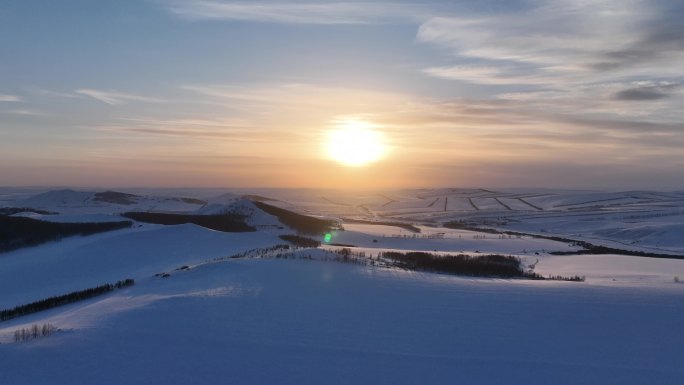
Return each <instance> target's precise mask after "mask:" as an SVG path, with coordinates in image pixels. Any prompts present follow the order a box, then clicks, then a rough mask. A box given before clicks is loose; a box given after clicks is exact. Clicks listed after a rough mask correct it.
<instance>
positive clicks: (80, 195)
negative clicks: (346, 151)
mask: <svg viewBox="0 0 684 385" xmlns="http://www.w3.org/2000/svg"><path fill="white" fill-rule="evenodd" d="M267 193H268V194H266V193H264V192H261V191H257V192H255V194H259V195H263V196H269V197H274V198H277V199H280V200H279V201H278V202H276V204H277V205H278V206H280V207H297V208H299V212H304V213H317V214H320V215H326V216H337V217H345V216H347V214H348V213H349V212H357V213H365V214H359V215H358V216H356V217H357V218H362V219H366V220H369V221H373V220H376V221H377V220H395V221H396V220H402V221H405V222H410V223H416V224H417V225H418V227H419V228H420V230H421V231H420V233H416V232H411V231H408V230H407V229H405V228H401V227H396V226H387V225H375V224H346V225H345V230H340V231H333V232H331V233H330V237H331V239H329V241H330V242H329V243H325V242H324V244H323V246H321V247H320V248H314V249H299V250H297V251H295V252H292V253H290V251H283V249H282V248H277V249H274V251H271V252H268V253H265V252H263V251H259V250H257V251H255V249H264V248H273V247H275V246H276V245H278V244H283V243H285V241H283V240H282V239H280V238H279V235H282V234H294V233H295V232H294V231H293V230H291V229H288V228H286V227H285V226H282V224H280V223H279V222H278V221H277V219H276V218H275V217H273V216H270V215H268V214H266V213H264V212H263V211H261V210H259V209H258V208H257V207H256V206H255V205H254V204H253V203H252V201H251V200H249V199H246V198H244V195H245V194H243V193H239V194H238V193H236V194H233V193H230V194H228V195H222V196H215V197H214V198H207V197H206V196H204V197H203V198H202V203H201V204H200V202H199V200H197V201H194V200H193V199H186V200H182V199H180V200H175V199H174V198H164V197H158V195H155V194H154V193H152V192H150V193H149V194H147V193H146V194H136V195H133V194H131V195H130V196H129V195H118V194H108V195H106V199H105V201H102V200H101V199H96V197H98V195H97V193H93V192H76V191H68V190H63V191H54V192H48V193H46V194H42V195H38V196H35V197H33V198H31V197H29V198H26V197H23V196H22V197H21V198H20V199H19V198H17V199H13V200H12V199H8V200H6V201H5V202H8V201H10V202H11V205H13V206H14V207H33V208H41V209H45V210H49V211H54V212H59V214H57V215H42V216H43V217H46V218H47V217H52V218H61V219H62V220H64V219H69V218H70V219H72V220H76V219H78V218H96V217H98V216H99V217H100V218H102V219H105V218H108V217H115V216H118V213H120V212H124V211H133V210H151V211H156V210H160V211H164V210H161V208H166V209H169V210H168V211H176V212H178V211H182V212H185V213H188V214H199V215H210V214H221V213H230V212H233V213H241V214H244V215H246V216H247V218H248V221H250V224H252V225H254V226H255V227H257V231H255V232H244V233H223V232H218V231H213V230H209V229H207V228H203V227H199V226H196V225H193V224H182V225H171V226H163V225H153V224H142V223H137V224H136V225H135V226H134V227H132V228H127V229H122V230H116V231H111V232H105V233H99V234H96V235H91V236H86V237H69V238H65V239H62V240H61V241H59V242H52V243H46V244H43V245H39V246H35V247H27V248H23V249H19V250H15V251H11V252H7V253H2V254H0V293H2V295H0V309H6V308H12V307H14V306H17V305H22V304H27V303H30V302H33V301H37V300H40V299H43V298H46V297H49V296H56V295H61V294H66V293H69V292H72V291H77V290H83V289H86V288H89V287H94V286H97V285H101V284H103V283H107V282H116V281H117V280H121V279H125V278H132V279H134V280H135V282H136V283H135V285H134V286H131V287H127V288H123V289H119V290H116V291H114V292H111V293H108V294H104V295H102V296H99V297H95V298H91V299H87V300H84V301H80V302H76V303H72V304H69V305H66V306H61V307H57V308H53V309H50V310H45V311H41V312H38V313H34V314H30V315H25V316H22V317H19V318H14V319H11V320H6V321H2V322H0V357H1V358H0V383H2V384H5V383H7V384H13V385H15V384H16V385H21V384H37V383H50V384H58V385H59V384H93V383H97V384H109V383H112V384H113V383H132V384H150V383H163V384H187V383H231V384H274V383H278V384H321V383H325V384H349V383H355V384H384V383H391V384H453V383H468V384H495V383H506V384H573V385H574V384H577V383H592V384H593V383H601V384H603V383H619V384H644V383H649V384H650V383H657V384H666V385H667V384H679V383H681V379H682V378H684V369H683V368H684V366H683V365H682V363H683V362H684V350H682V349H681V346H684V335H682V333H681V332H680V329H681V327H680V326H681V325H680V323H681V322H680V320H681V319H682V318H684V295H683V294H684V283H683V282H684V260H681V259H661V258H644V257H637V256H625V255H551V254H550V253H549V252H550V251H565V252H568V251H573V250H576V249H578V247H577V246H572V245H569V244H568V243H567V242H559V241H557V240H551V239H541V238H535V237H529V236H510V235H503V234H492V233H487V232H477V231H469V230H464V229H458V230H456V229H448V228H443V227H439V221H442V220H445V221H446V220H453V219H463V218H466V219H468V220H470V221H473V222H474V223H479V224H480V225H482V226H489V227H492V226H494V225H492V223H495V222H496V221H498V222H496V223H501V224H500V225H497V226H502V227H503V228H515V229H522V230H526V231H529V232H539V231H540V227H541V228H543V229H544V230H545V231H546V233H545V234H550V233H551V234H553V233H563V232H565V233H572V234H580V235H583V237H584V239H586V238H588V235H589V234H591V236H592V237H596V239H597V241H604V242H613V243H617V242H618V241H617V240H618V239H620V240H622V241H625V240H629V239H647V238H648V237H658V239H659V242H663V240H664V239H666V238H667V239H669V240H670V242H671V243H670V244H668V247H670V248H672V249H675V250H676V249H678V248H682V249H684V245H683V243H684V239H681V238H678V237H677V236H676V234H675V233H674V232H671V231H672V230H673V229H675V230H676V229H680V228H681V223H680V222H679V220H678V218H679V217H678V216H677V215H674V214H675V213H676V212H677V210H679V206H677V205H676V201H675V198H676V196H675V195H676V194H675V195H672V194H656V193H649V195H648V196H652V197H654V198H653V199H655V197H657V196H662V197H664V198H663V199H664V200H668V199H671V201H669V202H670V203H669V204H671V205H672V207H669V208H665V206H664V205H665V202H664V201H663V200H659V201H658V202H657V203H639V204H638V205H639V207H641V208H640V209H639V210H637V211H627V209H625V208H624V207H622V208H617V206H615V207H610V208H606V207H604V208H603V209H601V210H597V209H595V208H592V209H588V208H587V209H582V210H585V211H582V212H581V213H582V214H583V215H584V216H577V215H576V214H577V213H579V211H578V210H568V209H564V208H561V209H559V210H557V211H553V212H551V210H550V209H548V207H550V205H559V204H561V205H562V204H563V203H560V202H566V203H567V204H570V203H573V204H574V203H581V202H580V201H583V202H586V201H584V200H583V199H587V198H590V199H592V200H594V199H596V198H597V196H595V195H594V193H581V194H590V195H586V196H584V195H583V196H581V197H580V196H572V197H569V198H567V199H565V200H563V199H560V198H559V197H557V196H556V197H555V198H550V197H547V198H539V199H537V200H532V199H531V197H532V195H534V193H533V192H520V191H512V192H507V193H506V194H507V195H506V196H503V195H501V194H499V193H497V192H493V191H490V190H457V189H441V190H420V191H408V192H407V191H403V192H399V193H397V194H394V195H390V194H386V193H383V194H382V196H379V197H376V198H373V199H375V200H373V199H370V195H362V196H360V197H356V198H354V199H350V200H349V201H345V194H343V193H339V194H336V195H333V194H330V193H329V192H327V193H326V195H321V194H320V193H311V194H310V195H306V194H303V193H298V194H295V193H292V192H287V194H282V195H278V194H277V191H268V192H267ZM536 193H537V194H542V193H544V194H550V193H549V192H548V191H544V192H541V191H538V192H536ZM288 194H289V195H288ZM497 194H499V195H497ZM554 194H555V193H554ZM578 194H579V193H578ZM611 194H612V193H611ZM630 194H631V193H630ZM635 194H636V193H635ZM638 194H642V193H638ZM644 194H645V193H644ZM673 194H674V193H673ZM522 195H524V196H526V197H527V198H523V199H522V200H519V199H516V198H515V196H522ZM288 196H289V197H290V198H291V199H292V200H290V201H288V200H287V199H286V198H287V197H288ZM456 196H458V198H459V199H461V201H458V205H461V204H462V203H463V202H470V200H472V201H473V203H474V204H475V205H476V206H478V207H479V208H480V210H479V211H487V210H484V209H481V207H484V206H485V205H491V206H492V207H493V205H494V203H495V202H498V201H497V199H498V200H499V201H501V202H502V203H503V204H505V205H508V206H510V207H511V210H508V209H506V211H511V212H513V211H514V209H513V207H514V204H513V203H511V200H516V201H517V202H519V203H520V204H521V205H524V204H525V203H523V201H527V199H528V198H529V199H530V202H528V203H531V204H533V205H537V204H538V205H544V206H543V207H542V208H543V210H536V209H534V210H533V209H529V210H528V209H525V210H521V212H520V213H517V214H515V215H512V214H511V215H506V216H505V217H504V216H497V215H491V212H489V211H488V213H487V214H486V215H485V214H482V213H479V211H478V210H475V209H472V212H468V216H467V217H464V216H462V215H463V213H459V212H456V211H447V213H448V214H449V215H448V216H446V215H445V216H437V217H435V215H437V214H435V211H434V210H433V208H434V207H435V206H437V205H440V204H441V205H442V209H444V207H446V208H447V210H450V209H449V208H450V207H455V206H454V203H449V202H450V201H451V200H452V198H453V197H456ZM640 196H641V195H640ZM643 196H646V195H643ZM99 197H100V198H102V197H103V196H102V195H99ZM321 197H325V199H322V198H321ZM540 197H541V196H540ZM468 198H470V200H469V199H468ZM580 198H581V199H580ZM167 199H171V200H168V201H167ZM307 199H311V200H312V202H310V204H309V203H307ZM367 199H370V200H367ZM454 199H455V198H454ZM505 199H509V200H508V201H507V200H505ZM544 199H546V201H544ZM559 199H560V200H559ZM606 199H607V198H606ZM193 202H194V203H193ZM345 202H350V203H345ZM364 202H368V203H364ZM373 202H375V203H373ZM383 202H384V203H383ZM400 202H401V204H400ZM432 202H434V204H432ZM28 204H31V205H33V206H28ZM431 204H432V206H430V205H431ZM496 204H500V203H496ZM631 204H632V203H629V204H628V207H629V205H631ZM644 204H646V205H647V208H644V207H643V206H642V205H644ZM392 205H394V208H392V210H394V211H392V212H401V214H397V215H394V214H390V211H389V206H392ZM468 205H470V203H468ZM653 205H655V206H653ZM383 206H385V208H387V210H386V211H384V209H382V207H383ZM580 206H581V205H580ZM421 207H422V208H421ZM471 207H472V206H471ZM527 207H531V206H527ZM540 207H541V206H540ZM657 207H660V208H657ZM316 208H318V209H320V211H316ZM171 209H174V210H171ZM175 209H179V210H175ZM180 209H182V210H180ZM547 209H548V210H547ZM345 210H347V214H345ZM411 210H413V211H411ZM420 210H423V211H420ZM430 210H432V211H430ZM658 210H662V211H658ZM668 210H669V211H668ZM476 211H477V213H476ZM655 212H669V213H670V214H672V215H669V216H663V217H661V216H652V215H653V214H654V213H655ZM443 213H444V212H443ZM34 214H35V213H34ZM481 214H482V215H481ZM509 214H510V213H509ZM25 215H28V214H25ZM35 215H38V216H41V215H39V214H35ZM440 215H441V214H440ZM637 215H641V216H643V217H636V216H637ZM628 216H632V218H631V219H626V217H628ZM435 218H440V220H439V221H433V220H434V219H435ZM620 218H622V219H620ZM585 219H588V220H585ZM478 221H479V222H478ZM629 221H633V222H629ZM626 223H628V224H629V225H625V224H626ZM657 226H660V227H657ZM611 229H623V230H611ZM668 234H669V235H668ZM600 237H603V238H600ZM315 238H316V240H319V241H324V237H323V236H322V235H321V236H318V237H315ZM592 241H594V238H592ZM333 244H338V245H337V246H335V245H333ZM340 244H341V245H346V246H339V245H340ZM342 248H351V250H353V251H354V252H357V253H364V254H359V255H366V258H367V257H371V256H373V255H375V256H376V259H375V261H377V254H378V253H379V252H380V251H385V250H403V251H406V250H424V251H434V250H437V251H436V252H437V253H442V254H446V253H460V252H464V253H469V254H473V255H477V254H481V253H500V254H506V255H514V256H517V257H519V258H521V260H522V261H523V262H524V265H525V266H527V267H528V268H529V267H530V266H534V267H533V268H534V271H535V272H537V273H540V274H543V275H545V276H546V275H563V276H572V275H580V276H585V277H586V281H585V282H560V281H548V280H547V281H531V280H520V279H491V278H489V279H485V278H471V277H459V276H452V275H444V274H435V273H421V272H412V271H406V270H401V269H397V268H390V267H386V266H385V265H383V264H382V263H375V262H373V263H371V262H370V260H368V259H365V260H364V259H360V260H359V261H361V262H363V263H359V261H354V263H346V264H345V263H340V261H339V260H336V259H337V258H335V257H334V255H335V254H334V253H335V252H336V251H338V250H340V249H342ZM250 250H251V251H250ZM359 258H362V257H359ZM677 281H680V282H677ZM43 324H51V325H53V326H54V327H56V328H57V329H58V330H57V332H56V333H54V334H53V335H50V336H47V337H43V338H38V339H35V340H31V341H26V342H18V343H15V342H14V341H13V338H12V337H13V333H14V331H16V330H18V329H21V328H28V327H30V326H31V325H43Z"/></svg>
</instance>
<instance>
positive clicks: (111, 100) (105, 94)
mask: <svg viewBox="0 0 684 385" xmlns="http://www.w3.org/2000/svg"><path fill="white" fill-rule="evenodd" d="M74 92H75V93H77V94H80V95H85V96H88V97H91V98H93V99H95V100H98V101H100V102H102V103H106V104H109V105H111V106H117V105H121V104H126V103H128V102H147V103H161V102H163V101H164V100H162V99H157V98H151V97H147V96H140V95H135V94H129V93H124V92H119V91H111V90H95V89H90V88H81V89H77V90H75V91H74Z"/></svg>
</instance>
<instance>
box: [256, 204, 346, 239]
mask: <svg viewBox="0 0 684 385" xmlns="http://www.w3.org/2000/svg"><path fill="white" fill-rule="evenodd" d="M253 203H254V205H255V206H256V207H258V208H259V209H261V210H262V211H265V212H266V213H268V214H271V215H273V216H275V217H277V218H278V220H280V222H282V223H283V224H284V225H287V226H288V227H290V228H292V229H294V230H297V231H298V232H300V233H303V234H310V235H320V234H323V233H326V232H328V231H330V230H332V229H334V228H336V227H337V222H335V221H333V220H330V219H320V218H314V217H310V216H307V215H302V214H297V213H295V212H292V211H289V210H285V209H281V208H280V207H275V206H271V205H268V204H266V203H264V202H259V201H253Z"/></svg>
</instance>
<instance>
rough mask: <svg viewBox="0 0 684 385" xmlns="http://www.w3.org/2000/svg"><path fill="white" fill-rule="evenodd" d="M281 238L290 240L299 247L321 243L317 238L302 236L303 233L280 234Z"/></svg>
mask: <svg viewBox="0 0 684 385" xmlns="http://www.w3.org/2000/svg"><path fill="white" fill-rule="evenodd" d="M279 238H280V239H282V240H283V241H288V242H290V243H292V244H293V245H295V246H299V247H318V246H320V245H321V242H320V241H317V240H315V239H311V238H307V237H302V236H301V235H292V234H285V235H280V236H279Z"/></svg>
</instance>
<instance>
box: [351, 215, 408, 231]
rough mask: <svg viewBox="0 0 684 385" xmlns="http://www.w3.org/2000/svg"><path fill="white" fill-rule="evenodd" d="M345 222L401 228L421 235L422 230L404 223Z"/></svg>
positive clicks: (358, 220) (356, 220) (359, 220)
mask: <svg viewBox="0 0 684 385" xmlns="http://www.w3.org/2000/svg"><path fill="white" fill-rule="evenodd" d="M344 221H345V222H346V223H359V224H364V225H384V226H394V227H399V228H401V229H404V230H408V231H410V232H412V233H420V228H419V227H416V226H414V225H412V224H410V223H404V222H374V221H365V220H362V219H350V218H344Z"/></svg>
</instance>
